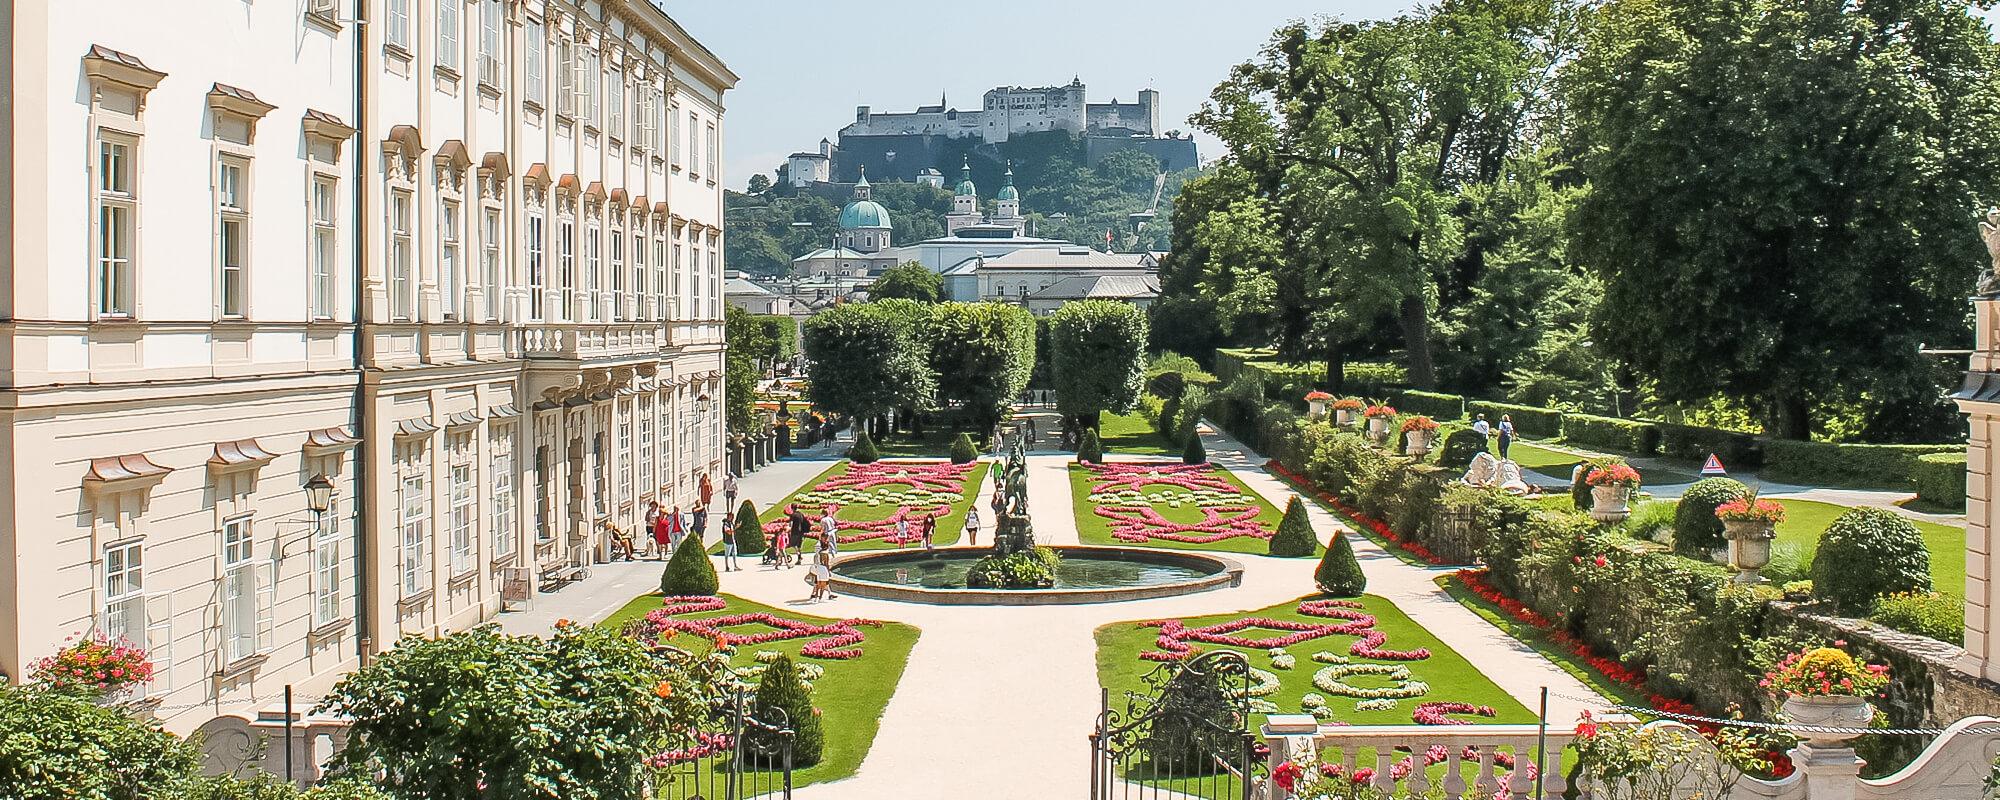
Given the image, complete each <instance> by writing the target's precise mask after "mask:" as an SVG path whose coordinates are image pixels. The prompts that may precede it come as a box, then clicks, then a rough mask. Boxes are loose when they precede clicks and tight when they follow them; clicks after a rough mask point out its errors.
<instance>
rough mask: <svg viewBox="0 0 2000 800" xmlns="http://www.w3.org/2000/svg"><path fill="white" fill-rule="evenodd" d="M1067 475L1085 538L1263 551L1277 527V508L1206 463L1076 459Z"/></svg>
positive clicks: (1121, 542) (1128, 542) (1079, 525)
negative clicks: (1086, 461)
mask: <svg viewBox="0 0 2000 800" xmlns="http://www.w3.org/2000/svg"><path fill="white" fill-rule="evenodd" d="M1072 475H1073V477H1072V481H1073V484H1074V497H1075V501H1076V505H1077V516H1078V520H1077V523H1078V532H1079V534H1080V535H1082V536H1083V537H1084V541H1085V543H1091V534H1092V533H1095V532H1097V531H1099V530H1102V531H1103V533H1101V534H1098V535H1099V536H1103V537H1105V538H1108V539H1109V540H1110V543H1117V544H1176V545H1211V544H1217V543H1224V544H1225V545H1226V546H1225V548H1224V549H1235V550H1239V551H1242V552H1256V553H1262V552H1264V551H1265V549H1266V548H1267V547H1268V544H1266V543H1267V542H1269V541H1270V539H1271V537H1272V536H1273V535H1275V534H1276V532H1277V530H1276V527H1275V526H1276V523H1277V520H1278V517H1279V515H1278V513H1277V512H1276V510H1275V509H1272V508H1271V506H1270V505H1269V504H1268V503H1266V502H1264V501H1263V500H1262V499H1261V498H1259V497H1257V496H1256V495H1254V494H1252V493H1251V492H1250V491H1249V490H1248V489H1246V488H1244V487H1243V486H1242V484H1240V483H1238V482H1237V480H1236V478H1235V476H1233V475H1230V474H1229V471H1228V470H1225V469H1222V468H1220V467H1216V466H1214V465H1212V464H1172V463H1166V462H1143V463H1118V464H1083V465H1079V466H1078V467H1077V468H1076V470H1075V471H1074V472H1073V473H1072ZM1086 507H1088V508H1089V509H1090V510H1089V512H1088V514H1087V515H1086V514H1085V512H1084V508H1086Z"/></svg>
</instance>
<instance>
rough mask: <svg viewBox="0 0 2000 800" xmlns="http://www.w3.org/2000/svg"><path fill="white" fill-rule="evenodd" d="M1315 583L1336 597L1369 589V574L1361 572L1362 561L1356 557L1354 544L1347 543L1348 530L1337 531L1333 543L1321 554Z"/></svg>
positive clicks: (1351, 594) (1354, 594)
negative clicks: (1324, 553)
mask: <svg viewBox="0 0 2000 800" xmlns="http://www.w3.org/2000/svg"><path fill="white" fill-rule="evenodd" d="M1313 583H1316V584H1319V590H1320V591H1322V592H1325V593H1327V594H1330V595H1333V596H1335V597H1354V596H1356V595H1359V594H1361V593H1362V592H1365V591H1367V590H1368V576H1366V575H1363V574H1361V562H1359V561H1356V560H1355V559H1354V546H1353V545H1350V544H1348V543H1347V532H1346V531H1335V532H1334V534H1333V544H1331V545H1328V546H1327V548H1326V555H1323V556H1320V559H1319V567H1318V568H1317V569H1314V570H1313Z"/></svg>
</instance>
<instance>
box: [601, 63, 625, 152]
mask: <svg viewBox="0 0 2000 800" xmlns="http://www.w3.org/2000/svg"><path fill="white" fill-rule="evenodd" d="M604 105H605V110H606V111H607V112H609V113H607V114H606V115H605V116H606V118H607V119H609V120H610V124H609V125H607V126H606V128H605V131H604V133H605V135H606V136H610V137H611V138H613V139H619V140H623V139H624V138H625V73H623V72H620V71H618V70H612V72H611V74H610V75H607V76H605V81H604Z"/></svg>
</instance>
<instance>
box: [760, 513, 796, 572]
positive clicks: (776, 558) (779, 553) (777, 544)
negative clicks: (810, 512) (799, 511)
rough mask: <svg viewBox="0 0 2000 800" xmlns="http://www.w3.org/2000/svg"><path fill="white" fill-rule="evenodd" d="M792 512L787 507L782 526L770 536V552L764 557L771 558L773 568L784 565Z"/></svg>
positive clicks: (789, 538)
mask: <svg viewBox="0 0 2000 800" xmlns="http://www.w3.org/2000/svg"><path fill="white" fill-rule="evenodd" d="M793 510H794V509H792V508H790V507H787V508H786V509H785V524H784V526H783V527H780V528H778V532H777V533H774V534H772V535H771V548H770V552H769V553H767V554H766V555H769V556H770V557H771V566H772V567H773V568H776V567H783V566H784V565H785V547H786V546H787V545H789V544H791V540H792V511H793Z"/></svg>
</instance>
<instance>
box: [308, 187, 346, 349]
mask: <svg viewBox="0 0 2000 800" xmlns="http://www.w3.org/2000/svg"><path fill="white" fill-rule="evenodd" d="M339 198H340V190H339V184H337V183H336V182H335V179H334V178H330V177H325V176H321V177H316V178H314V179H313V187H312V315H313V319H332V318H333V313H334V309H333V292H334V290H333V273H334V270H335V269H337V267H336V262H335V259H337V258H339V257H340V253H339V247H340V224H339V223H340V201H339Z"/></svg>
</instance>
